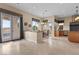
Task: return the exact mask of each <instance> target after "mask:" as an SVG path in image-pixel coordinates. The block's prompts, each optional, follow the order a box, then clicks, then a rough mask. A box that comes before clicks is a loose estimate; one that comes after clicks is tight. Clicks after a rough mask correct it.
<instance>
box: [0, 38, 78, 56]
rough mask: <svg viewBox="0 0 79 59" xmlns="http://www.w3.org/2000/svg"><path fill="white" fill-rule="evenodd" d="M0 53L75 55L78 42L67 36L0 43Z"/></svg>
mask: <svg viewBox="0 0 79 59" xmlns="http://www.w3.org/2000/svg"><path fill="white" fill-rule="evenodd" d="M0 54H1V55H3V54H4V55H71V54H73V55H75V54H76V55H77V54H79V43H71V42H69V41H68V38H67V37H57V38H51V37H50V38H49V39H44V42H43V43H38V44H35V43H33V42H29V41H27V40H19V41H12V42H7V43H0Z"/></svg>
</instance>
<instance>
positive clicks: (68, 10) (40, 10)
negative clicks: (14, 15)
mask: <svg viewBox="0 0 79 59" xmlns="http://www.w3.org/2000/svg"><path fill="white" fill-rule="evenodd" d="M7 5H10V6H13V7H16V8H18V9H20V10H23V11H25V12H29V13H31V14H33V15H36V16H40V17H48V16H58V17H67V16H71V15H74V14H75V13H76V6H79V3H8V4H7Z"/></svg>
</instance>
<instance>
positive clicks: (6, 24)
mask: <svg viewBox="0 0 79 59" xmlns="http://www.w3.org/2000/svg"><path fill="white" fill-rule="evenodd" d="M1 17H2V19H1V21H2V22H1V23H2V41H9V40H11V16H10V15H9V14H5V13H2V14H1Z"/></svg>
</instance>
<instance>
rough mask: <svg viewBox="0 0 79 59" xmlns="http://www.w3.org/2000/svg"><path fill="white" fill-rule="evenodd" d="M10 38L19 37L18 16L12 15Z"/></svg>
mask: <svg viewBox="0 0 79 59" xmlns="http://www.w3.org/2000/svg"><path fill="white" fill-rule="evenodd" d="M12 31H13V32H12V33H13V34H12V37H13V38H12V39H13V40H15V39H20V17H18V16H13V19H12Z"/></svg>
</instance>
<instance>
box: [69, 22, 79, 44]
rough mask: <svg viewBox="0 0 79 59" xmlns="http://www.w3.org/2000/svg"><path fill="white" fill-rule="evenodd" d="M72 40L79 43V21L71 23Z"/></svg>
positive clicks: (70, 36)
mask: <svg viewBox="0 0 79 59" xmlns="http://www.w3.org/2000/svg"><path fill="white" fill-rule="evenodd" d="M68 40H69V41H70V42H75V43H79V22H72V23H70V32H69V34H68Z"/></svg>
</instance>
